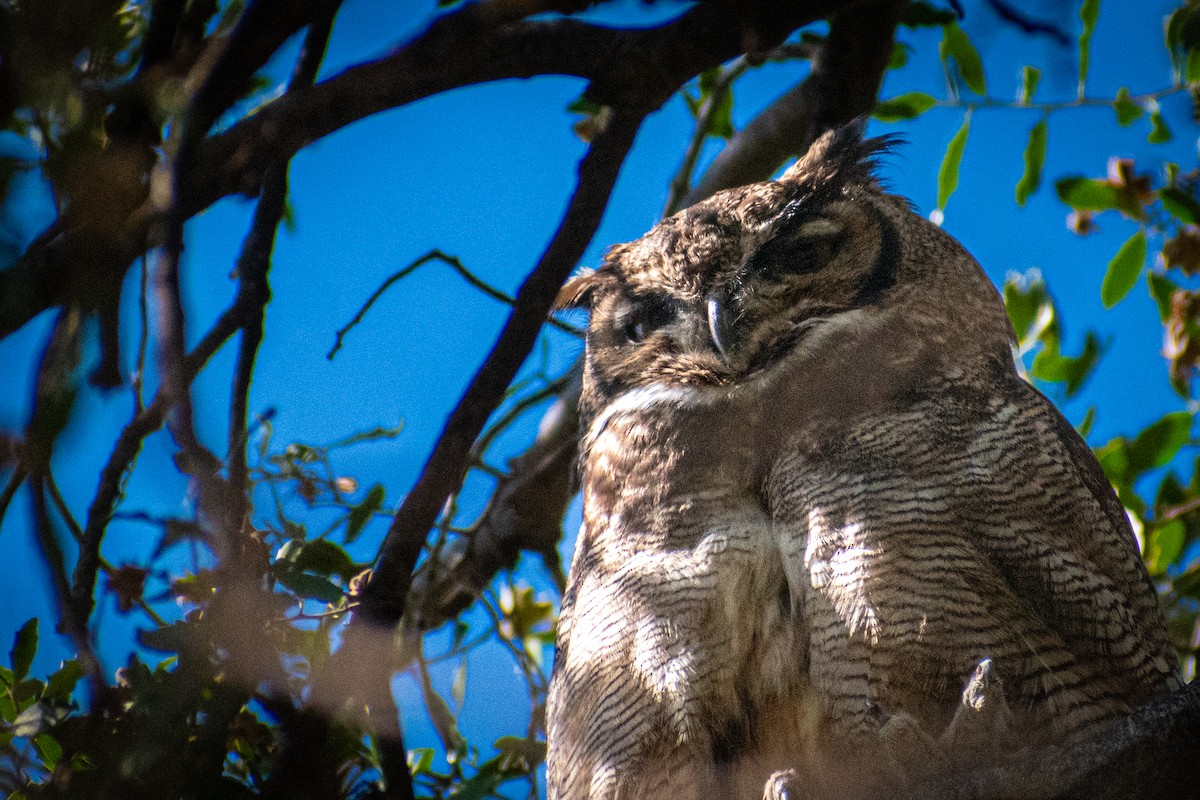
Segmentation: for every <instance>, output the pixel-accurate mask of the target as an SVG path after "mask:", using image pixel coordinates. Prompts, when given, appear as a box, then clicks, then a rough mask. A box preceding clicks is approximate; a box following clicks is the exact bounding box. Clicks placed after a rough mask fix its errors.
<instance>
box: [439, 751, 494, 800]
mask: <svg viewBox="0 0 1200 800" xmlns="http://www.w3.org/2000/svg"><path fill="white" fill-rule="evenodd" d="M505 780H506V777H505V776H504V775H502V774H500V757H499V756H497V757H496V758H493V759H489V760H488V761H485V762H484V763H483V764H481V765H480V766H479V771H478V772H476V773H475V774H474V775H472V776H471V777H470V778H468V779H467V780H465V781H463V782H462V783H460V784H459V785H458V786H457V787H456V788H455V790H454V792H453V793H452V794H451V795H450V800H483V798H485V797H487V796H488V795H490V794H491V793H492V792H493V791H495V789H496V787H497V786H499V785H500V784H501V783H503V782H504V781H505Z"/></svg>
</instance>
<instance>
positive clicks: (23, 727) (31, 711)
mask: <svg viewBox="0 0 1200 800" xmlns="http://www.w3.org/2000/svg"><path fill="white" fill-rule="evenodd" d="M50 724H51V719H50V715H49V714H47V713H46V707H45V706H44V705H42V704H41V703H33V704H31V705H30V706H29V707H28V708H26V709H25V710H24V711H22V712H21V713H20V714H18V715H17V718H16V719H15V720H13V725H12V732H13V734H14V735H16V736H20V737H21V738H23V739H32V738H33V737H35V736H37V735H38V734H40V733H42V732H43V731H45V730H46V729H47V728H49V727H50Z"/></svg>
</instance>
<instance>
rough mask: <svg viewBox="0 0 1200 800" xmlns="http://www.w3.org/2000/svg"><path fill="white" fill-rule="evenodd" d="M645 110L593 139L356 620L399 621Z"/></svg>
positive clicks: (390, 540)
mask: <svg viewBox="0 0 1200 800" xmlns="http://www.w3.org/2000/svg"><path fill="white" fill-rule="evenodd" d="M645 113H646V110H637V111H631V110H624V109H620V110H618V111H617V112H615V113H614V115H613V118H612V120H611V121H610V122H609V125H608V127H607V128H606V129H605V130H604V131H603V132H602V133H600V134H599V135H598V136H597V137H596V139H595V140H594V141H593V142H592V145H591V147H590V148H589V149H588V152H587V154H586V155H585V156H584V158H583V161H582V162H581V163H580V166H579V181H578V184H577V185H576V189H575V192H574V194H573V195H572V197H571V202H570V205H569V206H568V208H567V212H566V215H565V216H564V218H563V221H562V223H561V224H560V225H559V228H558V231H557V232H556V233H555V236H554V239H553V240H552V241H551V242H550V245H549V246H548V247H547V248H546V251H545V252H544V253H543V254H542V257H541V259H540V260H539V262H538V265H537V267H536V268H535V269H534V270H533V272H531V273H530V275H529V277H528V278H526V280H525V283H524V284H523V285H522V286H521V290H520V291H519V292H518V293H517V297H516V298H515V302H514V304H513V310H512V313H511V314H510V315H509V318H508V322H507V323H505V326H504V329H503V330H502V331H501V333H500V336H499V338H498V339H497V340H496V344H495V345H494V346H493V348H492V352H491V353H490V354H489V355H488V358H487V360H486V361H485V362H484V364H483V366H482V367H480V369H479V371H478V372H477V373H475V377H474V378H473V379H472V380H471V384H470V386H469V387H468V388H467V390H466V392H465V393H464V394H463V396H462V399H461V400H460V401H459V403H458V406H457V407H456V408H455V409H454V413H452V414H451V415H450V419H449V420H448V422H447V423H446V427H445V429H444V430H443V432H442V435H441V436H440V437H439V439H438V443H437V445H436V446H435V448H434V450H433V452H432V453H431V454H430V456H429V459H428V460H427V461H426V463H425V467H424V469H423V470H422V471H421V475H420V477H419V478H418V479H417V482H416V484H415V485H414V486H413V488H412V491H410V492H409V493H408V496H407V497H406V498H405V500H404V502H403V504H401V506H400V509H399V510H398V511H397V512H396V516H395V517H394V518H393V519H392V525H391V526H390V528H389V529H388V532H387V536H386V538H385V539H384V543H383V547H382V548H381V551H380V555H379V561H378V566H377V568H376V570H375V573H374V577H373V578H372V580H371V582H370V583H369V584H368V585H367V588H366V590H365V591H364V593H363V606H362V608H361V609H360V614H359V615H356V616H355V619H356V620H362V621H365V622H372V623H376V624H383V625H386V626H391V625H394V624H395V623H396V622H398V621H399V619H400V617H401V616H402V615H403V613H404V602H405V599H406V597H407V595H408V588H409V585H410V583H411V581H412V573H413V567H414V566H415V565H416V562H417V558H418V557H419V555H420V553H421V550H422V549H424V544H425V537H426V535H427V534H428V532H429V529H430V528H432V527H433V524H434V522H435V520H436V519H437V517H438V514H439V512H440V511H441V509H442V506H443V504H444V503H445V502H446V498H448V497H449V496H450V495H451V494H453V493H454V492H455V491H456V490H457V489H458V486H459V483H460V481H461V480H462V476H463V473H464V470H465V469H466V465H467V462H468V459H469V458H470V454H471V446H472V445H473V444H474V442H475V439H476V438H477V437H478V436H479V434H480V433H481V432H482V430H483V426H484V424H486V422H487V419H488V417H489V416H491V414H492V412H493V411H494V410H495V409H496V407H497V406H498V405H499V404H500V402H501V401H502V400H503V399H504V395H505V390H506V389H507V388H508V385H509V384H510V383H511V382H512V379H513V378H514V377H515V376H516V373H517V370H518V369H520V367H521V364H522V363H524V361H525V358H526V357H527V356H528V355H529V353H530V351H531V350H532V349H533V345H534V343H535V342H536V341H537V336H538V333H539V331H540V330H541V327H542V320H544V319H545V318H546V314H547V312H548V311H549V310H550V306H551V304H552V303H553V301H554V298H555V296H556V295H557V293H558V289H559V287H561V286H562V283H563V281H564V280H565V279H566V277H567V275H568V274H570V271H571V270H572V269H573V268H574V266H575V264H576V263H577V262H578V260H579V258H580V257H581V256H582V255H583V252H584V250H585V248H586V247H587V245H588V244H589V243H590V242H591V240H592V237H593V236H594V235H595V232H596V228H597V227H598V226H599V223H600V218H601V216H602V215H603V213H604V209H605V208H606V207H607V205H608V198H609V195H610V194H611V192H612V187H613V184H614V183H615V181H616V178H617V173H618V172H619V171H620V168H621V165H622V164H623V163H624V162H625V156H626V154H627V153H628V152H629V148H630V147H631V146H632V145H633V137H634V135H635V134H636V133H637V130H638V128H639V127H640V126H641V122H642V119H643V117H644V115H645Z"/></svg>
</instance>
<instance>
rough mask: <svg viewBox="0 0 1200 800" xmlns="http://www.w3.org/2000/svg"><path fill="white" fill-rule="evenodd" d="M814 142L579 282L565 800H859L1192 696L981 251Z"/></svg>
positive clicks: (564, 668)
mask: <svg viewBox="0 0 1200 800" xmlns="http://www.w3.org/2000/svg"><path fill="white" fill-rule="evenodd" d="M886 146H887V142H886V141H883V140H880V139H872V140H866V141H864V140H863V139H862V135H861V126H847V127H844V128H841V129H838V130H835V131H832V132H830V133H827V134H826V135H825V136H823V137H822V138H821V139H820V140H819V141H818V142H817V143H816V144H815V145H814V146H813V147H812V148H811V149H810V151H809V153H808V154H807V155H806V156H805V157H804V158H802V159H801V160H800V161H798V162H797V163H796V164H795V165H793V166H792V167H791V168H789V169H788V170H787V171H786V172H785V173H784V174H783V175H782V177H780V178H779V179H778V180H776V181H772V182H766V183H760V184H755V185H752V186H748V187H743V188H739V189H735V190H729V191H726V192H722V193H720V194H717V195H715V196H713V197H712V198H710V199H709V200H706V201H704V202H702V203H700V204H698V205H696V206H693V207H691V208H689V209H686V210H685V211H682V212H680V213H679V214H676V215H675V216H673V217H670V218H667V219H665V220H663V221H662V222H660V223H659V224H658V225H657V226H655V227H654V228H653V229H652V230H651V231H650V232H649V233H647V234H646V235H645V236H643V237H642V238H641V239H638V240H637V241H635V242H632V243H629V244H624V245H619V246H617V247H614V248H613V249H612V250H611V251H610V252H609V253H608V255H607V256H606V258H605V261H604V263H603V265H602V266H601V267H599V268H598V269H596V270H594V271H590V272H585V273H584V274H582V275H580V276H578V277H576V278H574V279H572V280H571V281H570V282H569V283H568V284H567V286H566V287H564V290H563V294H562V295H561V296H560V302H561V304H563V305H575V306H586V307H587V308H589V309H590V312H591V317H590V322H589V325H588V330H587V344H586V357H585V367H584V369H585V372H584V389H583V398H582V402H581V406H582V415H583V419H584V428H583V429H584V434H583V436H582V442H581V464H582V485H583V493H584V513H583V527H582V530H581V532H580V535H579V539H578V543H577V545H576V553H575V556H574V561H573V562H572V565H571V571H570V577H569V581H568V585H567V589H566V593H565V595H564V597H563V605H562V617H561V620H560V623H559V628H558V634H557V635H558V639H557V654H556V660H555V664H554V672H553V677H552V681H551V686H550V695H549V701H548V710H547V733H548V739H549V756H548V773H547V776H548V786H549V797H550V798H552V800H584V798H591V799H593V800H600V799H603V800H609V799H610V798H613V799H616V798H620V799H622V800H624V799H626V798H656V800H661V799H663V798H683V799H684V800H690V799H692V798H758V797H762V796H764V791H765V792H766V796H770V797H792V798H799V797H805V798H811V797H839V798H840V797H854V796H862V797H868V796H872V795H873V794H874V793H876V792H878V791H879V789H880V787H881V786H889V785H896V783H897V782H899V783H901V784H902V783H903V782H904V781H907V780H913V779H914V778H913V776H914V775H920V774H922V771H923V770H924V771H925V772H928V771H929V770H933V769H963V768H971V767H975V766H979V765H986V764H993V763H997V762H1001V761H1003V760H1004V759H1005V758H1006V757H1009V756H1010V754H1011V753H1012V751H1013V750H1014V749H1016V748H1017V747H1020V746H1038V745H1042V744H1057V743H1064V742H1069V741H1072V740H1074V739H1077V738H1080V737H1083V736H1086V735H1087V734H1088V733H1090V732H1093V731H1095V730H1097V729H1098V728H1099V727H1101V726H1103V725H1105V724H1106V723H1109V722H1111V721H1112V720H1114V719H1115V718H1117V717H1119V716H1121V715H1123V714H1126V713H1127V712H1128V711H1130V710H1131V708H1132V707H1134V706H1136V705H1137V704H1139V703H1141V702H1142V701H1143V700H1145V699H1147V698H1148V697H1150V696H1151V695H1153V694H1155V693H1158V692H1161V691H1165V690H1167V689H1171V688H1174V687H1177V686H1178V685H1179V677H1178V674H1177V671H1176V664H1177V662H1176V657H1175V654H1174V652H1173V651H1172V648H1171V645H1170V643H1169V641H1168V638H1167V635H1166V633H1165V628H1164V623H1163V618H1162V614H1161V611H1160V608H1159V606H1158V601H1157V597H1156V594H1155V590H1154V587H1153V585H1152V584H1151V582H1150V580H1149V578H1148V577H1147V574H1146V571H1145V569H1144V567H1143V565H1142V562H1141V559H1140V558H1139V555H1138V549H1137V545H1136V542H1135V539H1134V537H1133V535H1132V532H1131V530H1130V526H1129V523H1128V520H1127V518H1126V516H1125V512H1124V510H1123V509H1122V507H1121V504H1120V503H1119V502H1118V500H1117V498H1116V497H1115V496H1114V494H1113V491H1112V489H1111V488H1110V486H1109V484H1108V482H1107V481H1106V480H1105V477H1104V474H1103V472H1102V471H1101V470H1100V468H1099V466H1098V464H1097V463H1096V461H1095V459H1094V458H1093V456H1092V455H1091V452H1090V450H1089V449H1088V447H1087V445H1086V444H1085V443H1084V442H1083V441H1082V440H1081V439H1080V437H1079V436H1078V435H1077V434H1076V432H1075V431H1074V429H1073V428H1072V427H1071V426H1070V424H1068V423H1067V421H1066V420H1065V419H1064V418H1063V417H1062V416H1061V415H1060V414H1059V413H1058V411H1057V410H1056V409H1055V408H1054V406H1053V405H1051V403H1050V402H1049V401H1048V400H1047V399H1046V398H1045V397H1044V396H1042V395H1041V394H1040V393H1039V392H1038V390H1037V389H1035V388H1034V387H1032V386H1031V385H1030V384H1029V383H1027V382H1026V381H1025V380H1023V379H1022V377H1021V376H1020V374H1019V373H1018V371H1017V368H1016V366H1015V364H1014V357H1013V348H1012V345H1013V341H1014V336H1013V331H1012V328H1011V326H1010V324H1009V322H1008V319H1007V316H1006V314H1005V309H1004V306H1003V304H1002V302H1001V300H1000V298H999V296H998V294H997V292H996V290H995V288H994V287H993V286H992V284H991V283H990V282H989V281H988V279H987V277H986V276H985V275H984V273H983V271H982V270H981V268H980V267H979V265H978V264H977V263H976V262H975V261H974V259H972V258H971V256H970V255H969V254H967V253H966V252H965V251H964V250H963V248H962V247H961V246H960V245H959V244H958V243H957V242H955V241H954V240H953V239H952V238H951V237H950V236H948V235H947V234H946V233H944V232H943V231H942V230H941V229H940V228H938V227H936V226H934V225H933V224H931V223H930V222H928V221H926V220H925V219H923V218H922V217H920V216H918V215H917V214H915V213H914V212H913V211H912V209H911V208H910V206H909V204H908V203H907V201H905V200H904V199H902V198H899V197H897V196H894V195H891V194H888V193H887V192H886V191H884V189H883V188H882V187H881V185H880V183H879V182H878V180H877V179H876V178H875V177H874V168H875V164H874V162H875V159H876V158H877V156H878V154H879V153H880V152H881V151H882V150H884V149H885V148H886Z"/></svg>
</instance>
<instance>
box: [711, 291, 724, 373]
mask: <svg viewBox="0 0 1200 800" xmlns="http://www.w3.org/2000/svg"><path fill="white" fill-rule="evenodd" d="M707 306H708V335H709V337H710V338H711V339H712V343H713V344H714V345H715V346H716V348H717V352H718V353H720V354H721V358H723V359H725V360H726V361H728V360H729V351H727V350H726V349H725V343H726V342H727V341H728V340H729V312H728V310H727V309H726V308H725V304H724V303H722V302H721V298H720V297H718V296H717V295H716V294H715V293H714V294H710V295H709V296H708V302H707Z"/></svg>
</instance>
